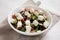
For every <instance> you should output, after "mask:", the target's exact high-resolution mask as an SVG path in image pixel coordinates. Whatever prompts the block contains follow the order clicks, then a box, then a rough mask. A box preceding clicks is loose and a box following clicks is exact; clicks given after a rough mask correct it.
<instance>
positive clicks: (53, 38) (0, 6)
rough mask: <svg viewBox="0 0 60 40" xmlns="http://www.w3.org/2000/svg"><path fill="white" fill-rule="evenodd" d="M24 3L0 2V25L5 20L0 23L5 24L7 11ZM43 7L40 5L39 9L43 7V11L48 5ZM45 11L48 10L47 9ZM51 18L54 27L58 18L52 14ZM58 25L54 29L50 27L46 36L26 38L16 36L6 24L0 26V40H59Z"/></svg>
mask: <svg viewBox="0 0 60 40" xmlns="http://www.w3.org/2000/svg"><path fill="white" fill-rule="evenodd" d="M25 1H26V0H24V1H23V0H0V23H1V22H2V21H3V20H4V19H5V20H4V21H3V22H2V24H6V22H7V20H6V17H7V15H8V13H9V11H10V10H13V9H15V8H17V7H19V6H20V5H21V4H22V3H24V2H25ZM36 1H37V0H36ZM36 1H35V2H36ZM43 1H44V3H45V1H47V0H43ZM49 1H50V0H49ZM55 1H56V0H55ZM42 3H43V2H42ZM49 4H50V3H49ZM43 5H44V4H42V5H41V7H42V8H43V7H44V9H46V8H48V7H49V5H48V7H47V6H46V5H44V6H43ZM50 5H51V4H50ZM51 6H52V5H51ZM47 10H49V9H47ZM59 10H60V9H59ZM57 11H58V10H57ZM52 13H53V12H52ZM59 13H60V12H59ZM52 16H53V20H54V21H53V25H54V24H56V23H57V22H58V21H59V19H60V17H59V16H56V15H54V14H52ZM2 24H0V25H2ZM59 24H60V23H58V24H57V25H58V26H54V27H53V26H52V28H51V29H50V31H48V32H47V33H46V34H43V35H42V36H41V35H39V36H34V37H28V36H24V35H21V34H18V33H16V32H15V31H14V30H12V29H11V28H10V26H9V25H8V24H6V25H4V26H3V25H2V26H3V27H2V26H0V27H1V28H0V40H60V25H59Z"/></svg>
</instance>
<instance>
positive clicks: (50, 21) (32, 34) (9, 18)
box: [8, 6, 52, 36]
mask: <svg viewBox="0 0 60 40" xmlns="http://www.w3.org/2000/svg"><path fill="white" fill-rule="evenodd" d="M24 7H30V8H34V9H41V8H39V7H35V6H22V7H19V8H17V9H16V10H14V11H12V12H10V14H9V15H8V23H9V25H10V26H11V28H12V29H14V30H15V31H16V32H18V33H20V34H23V35H28V36H34V35H39V34H42V33H44V32H46V31H48V30H49V29H50V28H51V25H52V15H51V13H50V12H48V11H47V10H43V9H41V10H43V11H44V12H46V14H47V16H48V20H49V23H50V24H49V26H48V28H47V29H45V30H44V31H42V32H40V33H37V32H34V33H26V32H22V31H19V30H17V29H16V28H14V27H13V26H12V24H11V22H10V21H11V16H12V14H13V13H15V12H19V11H20V9H22V8H24Z"/></svg>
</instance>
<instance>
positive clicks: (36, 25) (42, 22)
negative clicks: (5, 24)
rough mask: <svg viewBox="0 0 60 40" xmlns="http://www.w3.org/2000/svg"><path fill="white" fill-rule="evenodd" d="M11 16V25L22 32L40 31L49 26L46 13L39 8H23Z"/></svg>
mask: <svg viewBox="0 0 60 40" xmlns="http://www.w3.org/2000/svg"><path fill="white" fill-rule="evenodd" d="M11 18H12V19H11V24H12V26H13V27H14V28H16V29H17V30H20V31H22V32H31V33H32V32H42V31H43V30H45V29H46V28H48V26H49V22H48V17H47V15H46V13H45V12H44V11H42V10H40V9H38V10H37V9H33V8H23V10H21V11H20V12H17V13H14V14H12V16H11Z"/></svg>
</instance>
